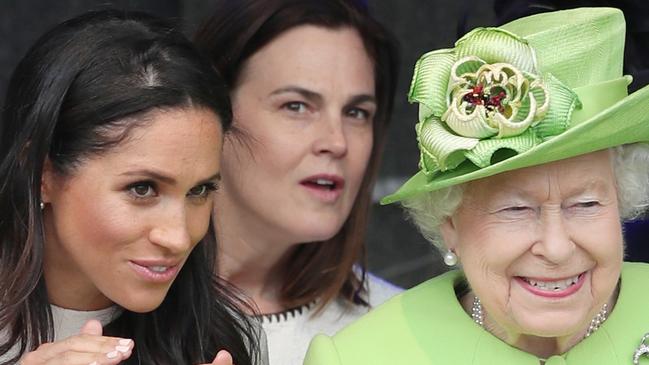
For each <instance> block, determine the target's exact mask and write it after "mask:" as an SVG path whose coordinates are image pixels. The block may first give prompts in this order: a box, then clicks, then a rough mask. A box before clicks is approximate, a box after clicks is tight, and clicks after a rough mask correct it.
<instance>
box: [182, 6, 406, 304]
mask: <svg viewBox="0 0 649 365" xmlns="http://www.w3.org/2000/svg"><path fill="white" fill-rule="evenodd" d="M215 3H216V4H215V9H216V11H215V13H214V15H213V16H212V17H211V18H210V19H208V20H207V21H206V22H205V23H204V24H203V25H202V26H201V27H200V29H199V30H198V31H197V33H196V35H195V38H194V41H195V42H196V44H197V45H198V46H199V48H201V49H203V50H204V51H205V52H206V53H207V54H208V55H209V56H210V58H211V60H212V61H213V63H214V64H215V65H216V67H217V69H218V70H219V72H220V73H221V75H223V77H224V79H225V81H226V82H227V84H228V86H229V87H230V88H231V89H232V90H234V89H236V87H237V83H238V81H239V78H240V76H241V72H242V70H243V69H244V67H245V64H246V61H247V60H248V59H249V58H250V57H251V56H252V55H253V54H255V53H256V52H257V51H259V50H260V49H261V48H262V47H264V46H265V45H266V44H268V43H270V42H272V41H273V40H274V39H275V38H277V37H278V36H279V35H281V34H282V33H284V32H286V31H288V30H290V29H292V28H294V27H298V26H303V25H314V26H320V27H324V28H328V29H341V28H352V29H354V30H356V31H357V32H358V34H359V36H360V38H361V39H362V41H363V44H364V46H365V50H366V51H367V54H368V56H369V57H370V59H371V60H372V62H373V64H374V70H373V71H374V78H375V85H376V99H377V113H376V116H375V118H374V122H373V135H374V143H373V147H372V153H371V156H370V161H369V163H368V166H367V170H366V172H365V176H364V178H363V182H362V185H361V187H360V189H359V192H358V195H357V197H356V200H355V202H354V206H353V207H352V210H351V213H350V215H349V217H348V218H347V220H346V221H345V223H344V225H343V227H342V228H341V230H340V231H339V232H338V233H337V234H336V235H335V236H334V237H333V238H331V239H329V240H328V241H326V242H314V243H304V244H301V245H300V246H299V247H297V249H296V250H295V251H294V252H293V253H292V256H291V257H289V258H288V259H287V260H286V262H287V263H288V265H287V266H286V268H285V272H284V278H285V279H284V284H283V286H282V289H281V293H280V296H281V300H282V302H283V304H284V305H286V306H287V307H295V306H300V305H304V304H307V303H310V302H312V301H314V300H316V299H318V300H319V308H318V311H319V310H321V309H322V308H323V307H324V306H325V305H326V304H328V303H329V302H330V301H331V300H333V299H336V298H338V297H342V298H344V299H346V300H347V301H348V303H355V304H363V305H368V303H367V299H366V294H367V293H366V289H365V248H364V247H365V245H364V241H365V233H366V226H367V223H368V215H369V207H370V204H371V192H372V187H373V185H374V181H375V180H376V175H377V172H378V168H379V163H380V160H381V154H382V151H383V146H384V144H385V135H386V129H387V126H388V121H389V118H390V114H391V112H392V106H393V99H394V92H395V87H396V82H397V71H398V59H397V58H398V52H397V42H396V40H395V38H394V37H393V36H392V35H391V33H389V32H388V31H387V30H386V29H385V28H384V27H383V26H381V25H380V24H379V23H378V22H377V21H375V20H374V19H373V18H372V17H371V16H370V15H369V13H368V10H367V8H366V6H365V5H363V2H361V1H352V0H326V1H323V0H219V1H216V2H215ZM341 52H344V50H341ZM235 125H236V116H235ZM355 268H356V270H355ZM355 271H356V272H355Z"/></svg>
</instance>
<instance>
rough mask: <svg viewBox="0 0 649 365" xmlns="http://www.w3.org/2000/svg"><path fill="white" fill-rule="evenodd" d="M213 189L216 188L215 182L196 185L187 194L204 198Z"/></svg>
mask: <svg viewBox="0 0 649 365" xmlns="http://www.w3.org/2000/svg"><path fill="white" fill-rule="evenodd" d="M215 190H216V184H214V183H207V184H202V185H197V186H194V187H193V188H191V189H190V190H189V192H188V193H187V196H188V197H192V198H205V197H207V196H208V195H210V193H211V192H213V191H215Z"/></svg>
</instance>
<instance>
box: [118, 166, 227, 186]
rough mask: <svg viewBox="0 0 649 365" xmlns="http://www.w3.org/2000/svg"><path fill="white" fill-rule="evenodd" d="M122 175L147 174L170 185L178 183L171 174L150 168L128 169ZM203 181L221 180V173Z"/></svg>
mask: <svg viewBox="0 0 649 365" xmlns="http://www.w3.org/2000/svg"><path fill="white" fill-rule="evenodd" d="M120 176H147V177H150V178H153V179H154V180H158V181H162V182H163V183H165V184H168V185H174V184H176V179H174V178H173V177H171V176H167V175H164V174H163V173H161V172H158V171H154V170H150V169H141V170H132V171H127V172H124V173H122V174H120ZM201 181H202V182H205V181H221V173H219V172H217V173H216V174H214V175H212V176H210V177H208V178H207V179H203V180H201Z"/></svg>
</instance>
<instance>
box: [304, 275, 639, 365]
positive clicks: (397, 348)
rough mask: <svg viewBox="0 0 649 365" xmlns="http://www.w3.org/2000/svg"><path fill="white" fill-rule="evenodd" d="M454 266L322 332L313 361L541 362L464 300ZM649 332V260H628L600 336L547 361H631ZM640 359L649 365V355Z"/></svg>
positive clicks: (311, 364) (420, 364)
mask: <svg viewBox="0 0 649 365" xmlns="http://www.w3.org/2000/svg"><path fill="white" fill-rule="evenodd" d="M462 280H464V278H463V276H462V274H461V272H459V271H451V272H449V273H446V274H444V275H441V276H439V277H436V278H434V279H431V280H429V281H427V282H425V283H423V284H421V285H419V286H417V287H415V288H413V289H410V290H408V291H406V292H404V293H403V294H401V295H399V296H397V297H395V298H393V299H391V300H390V301H388V302H386V303H385V304H383V305H382V306H380V307H377V308H376V309H374V310H372V311H371V312H370V313H368V314H367V315H365V316H364V317H362V318H361V319H360V320H358V321H357V322H355V323H353V324H351V325H350V326H348V327H346V328H345V329H343V330H342V331H340V332H338V333H337V334H336V335H335V336H333V337H327V336H324V335H318V336H316V337H315V338H314V339H313V341H312V342H311V345H310V347H309V352H308V354H307V356H306V359H305V362H304V364H305V365H365V364H367V365H384V364H385V365H388V364H389V365H424V364H426V365H428V364H445V365H450V364H452V365H463V364H475V365H478V364H480V365H494V364H499V365H500V364H515V365H527V364H529V365H538V364H539V359H538V358H537V357H535V356H533V355H530V354H528V353H526V352H523V351H520V350H518V349H516V348H514V347H511V346H509V345H507V344H506V343H504V342H502V341H501V340H499V339H498V338H496V337H494V336H493V335H491V334H490V333H489V332H487V331H485V330H484V329H482V328H481V327H479V326H478V325H476V324H475V323H474V322H473V320H472V319H471V317H470V316H469V315H467V314H466V312H465V311H464V310H463V309H462V307H461V306H460V305H459V303H458V301H457V299H456V297H455V290H454V286H455V285H456V284H458V283H459V282H460V281H462ZM645 333H649V265H647V264H637V263H635V264H634V263H625V264H624V267H623V269H622V276H621V286H620V295H619V298H618V301H617V303H616V305H615V308H614V309H613V311H612V312H611V314H610V316H609V318H608V319H607V320H606V322H604V324H603V325H602V326H601V327H600V328H599V330H597V331H596V332H595V333H594V334H593V335H591V336H590V337H588V338H586V339H585V340H583V341H582V342H580V343H579V344H577V345H576V346H575V347H573V348H572V349H571V350H570V351H568V352H567V353H565V354H563V355H562V356H553V357H551V358H549V359H548V361H547V362H546V365H557V364H569V365H581V364H584V365H586V364H588V365H593V364H606V365H615V364H624V365H631V364H632V359H633V354H634V351H635V349H636V348H637V347H638V346H639V345H640V341H641V339H642V336H643V335H644V334H645ZM640 364H644V365H649V357H642V358H641V360H640Z"/></svg>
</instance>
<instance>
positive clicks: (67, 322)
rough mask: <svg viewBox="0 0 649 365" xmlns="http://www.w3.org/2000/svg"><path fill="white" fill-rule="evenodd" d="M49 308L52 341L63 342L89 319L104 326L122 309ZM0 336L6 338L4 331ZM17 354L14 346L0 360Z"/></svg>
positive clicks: (115, 307)
mask: <svg viewBox="0 0 649 365" xmlns="http://www.w3.org/2000/svg"><path fill="white" fill-rule="evenodd" d="M50 307H51V308H52V321H53V323H54V341H60V340H64V339H66V338H68V337H70V336H74V335H76V334H77V333H79V330H81V327H83V325H84V324H85V323H86V322H87V321H89V320H91V319H96V320H98V321H99V322H101V324H102V326H105V325H107V324H108V323H110V322H111V321H112V320H113V319H115V318H117V317H118V316H119V315H120V314H121V313H122V309H121V308H119V307H117V306H113V307H109V308H106V309H101V310H98V311H77V310H72V309H65V308H61V307H57V306H55V305H50ZM0 336H1V337H4V336H6V334H5V331H2V332H0ZM17 352H18V348H17V346H14V347H13V348H12V349H11V350H9V352H8V353H6V354H2V355H0V360H1V361H4V360H6V359H8V358H10V357H12V356H15V355H16V353H17Z"/></svg>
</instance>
